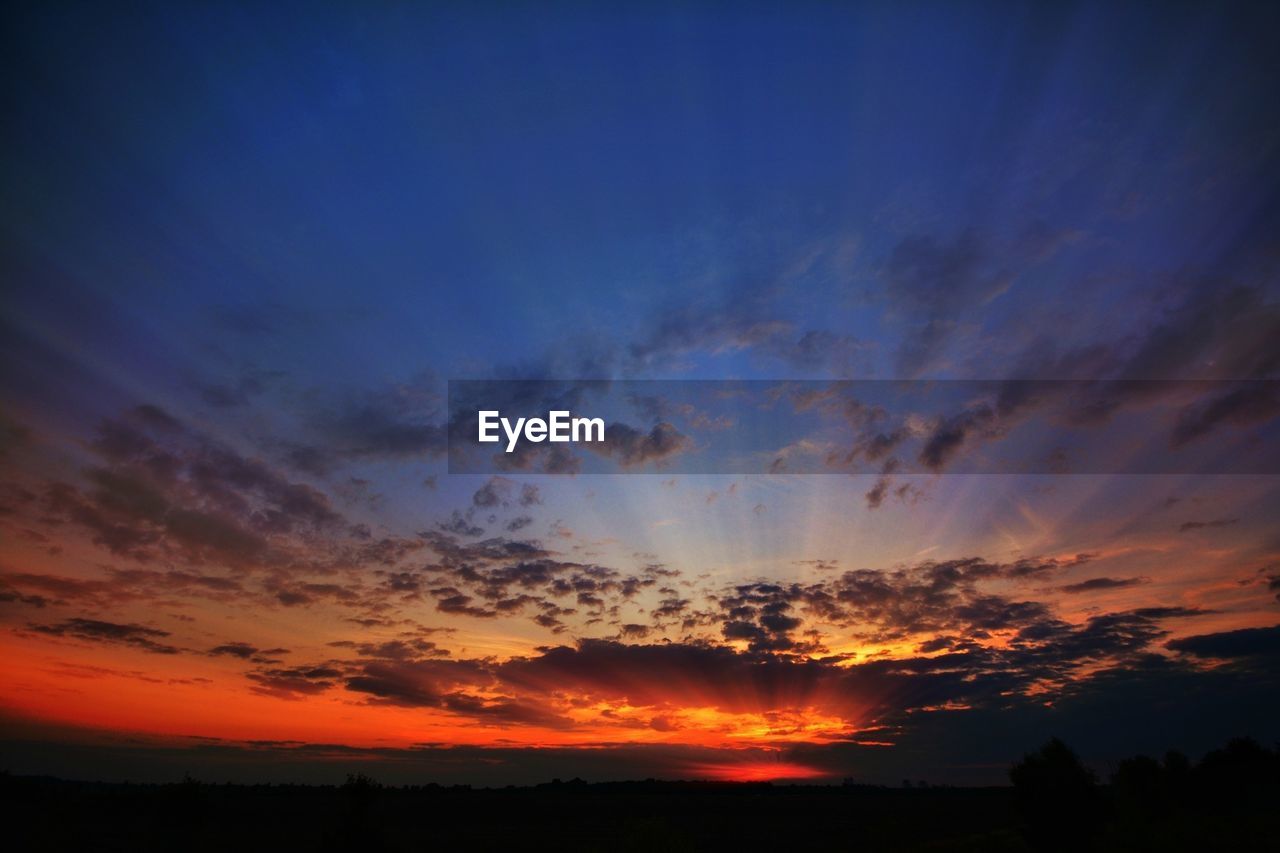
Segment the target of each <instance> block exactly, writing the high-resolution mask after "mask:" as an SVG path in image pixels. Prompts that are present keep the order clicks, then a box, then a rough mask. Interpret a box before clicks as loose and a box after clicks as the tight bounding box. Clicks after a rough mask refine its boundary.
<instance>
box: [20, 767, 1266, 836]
mask: <svg viewBox="0 0 1280 853" xmlns="http://www.w3.org/2000/svg"><path fill="white" fill-rule="evenodd" d="M1019 797H1020V792H1018V791H1016V790H1015V789H1014V788H1011V787H1010V788H967V789H966V788H912V789H893V788H874V787H854V786H850V787H839V786H832V787H823V786H782V785H768V784H732V783H667V782H634V783H618V784H597V785H588V784H585V783H578V782H576V781H575V782H570V783H562V784H550V785H542V786H537V787H533V788H510V789H474V790H473V789H469V788H439V787H434V786H427V787H407V788H383V787H379V786H377V785H376V784H372V783H370V782H369V781H368V780H363V779H356V780H353V781H352V782H349V783H348V784H346V785H342V786H244V785H209V784H201V783H198V782H194V781H188V782H185V783H179V784H172V785H130V784H101V783H77V782H65V781H60V780H53V779H42V778H30V777H26V778H14V777H6V778H5V779H4V782H3V799H4V803H5V805H6V807H7V810H8V811H9V814H10V821H9V823H10V827H11V830H10V834H11V835H12V836H14V837H15V840H16V844H14V846H11V847H9V848H8V849H10V850H23V851H25V850H32V851H38V850H108V851H114V850H119V851H134V850H184V851H185V850H191V851H205V850H209V851H213V850H216V851H245V850H277V851H278V850H370V851H376V850H396V851H401V850H403V851H436V850H439V851H449V850H519V849H529V848H534V849H543V848H554V849H557V850H584V851H585V850H600V851H628V850H662V851H682V850H719V849H737V850H757V849H761V850H763V849H770V850H973V851H999V850H1035V849H1072V850H1078V849H1101V850H1268V849H1280V848H1278V847H1277V840H1276V839H1277V838H1280V817H1278V816H1277V815H1278V813H1277V810H1276V803H1277V789H1276V787H1275V786H1274V785H1259V786H1254V787H1253V788H1252V790H1235V791H1232V792H1231V793H1230V796H1228V797H1222V796H1218V797H1212V798H1211V800H1205V801H1202V802H1199V803H1194V802H1183V801H1181V800H1179V799H1178V798H1176V797H1175V798H1166V799H1165V800H1164V801H1159V802H1157V801H1150V800H1148V801H1143V800H1142V798H1141V797H1139V798H1137V799H1135V798H1133V797H1131V796H1127V795H1124V794H1122V792H1121V791H1120V790H1119V789H1117V788H1116V787H1115V786H1108V787H1103V788H1099V789H1097V799H1096V801H1092V802H1090V803H1089V804H1088V805H1082V804H1081V803H1080V802H1079V801H1075V800H1073V799H1072V797H1071V796H1070V795H1069V794H1068V795H1066V796H1063V797H1061V798H1059V799H1057V800H1054V799H1046V800H1045V801H1044V802H1042V803H1039V804H1038V805H1039V806H1040V811H1039V812H1037V813H1036V814H1033V815H1031V816H1030V817H1027V814H1028V812H1027V811H1026V809H1027V804H1026V803H1025V802H1023V801H1022V800H1020V799H1019ZM1033 811H1034V809H1033Z"/></svg>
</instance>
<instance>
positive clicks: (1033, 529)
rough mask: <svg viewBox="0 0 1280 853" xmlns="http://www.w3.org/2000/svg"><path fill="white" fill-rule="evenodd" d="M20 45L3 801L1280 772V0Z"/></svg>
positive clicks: (278, 30)
mask: <svg viewBox="0 0 1280 853" xmlns="http://www.w3.org/2000/svg"><path fill="white" fill-rule="evenodd" d="M3 15H4V26H3V30H2V32H3V36H2V37H3V40H4V44H3V51H0V56H2V57H3V59H0V62H2V63H3V66H4V73H3V75H2V79H3V82H2V83H0V91H2V92H3V95H2V98H3V110H4V125H5V127H6V130H5V133H4V134H3V138H2V139H0V146H2V149H3V155H2V156H0V178H2V181H3V186H4V187H5V190H4V193H3V196H2V197H0V263H2V264H3V285H2V287H3V291H2V296H0V307H2V310H0V473H2V476H0V758H2V762H0V763H3V764H4V766H5V767H7V768H8V769H9V770H10V771H11V772H19V773H41V774H44V773H47V774H53V775H60V776H64V777H69V778H100V779H124V778H131V779H154V780H158V781H167V780H176V779H180V778H182V775H183V774H184V773H191V774H193V775H195V776H197V777H199V778H206V779H211V780H214V781H221V780H223V779H234V780H239V781H318V782H331V781H335V780H340V779H341V778H342V775H343V774H344V773H346V772H349V771H350V770H351V769H352V768H359V769H361V771H362V772H368V773H369V774H370V775H372V776H374V778H377V779H380V780H384V781H389V782H430V781H436V782H442V783H466V784H480V785H505V784H524V783H534V782H542V781H546V780H547V779H550V778H553V777H561V778H570V777H574V776H581V777H583V778H587V779H589V780H590V781H604V780H611V779H632V778H647V777H658V778H714V779H755V780H759V779H768V780H801V781H809V782H824V781H829V782H838V781H840V780H842V779H846V778H852V779H855V780H858V781H864V782H872V783H885V782H889V783H896V782H898V781H899V780H901V779H902V778H912V779H917V778H919V779H926V780H931V781H936V782H947V783H953V784H991V783H1000V782H1003V781H1004V780H1005V779H1006V775H1005V771H1006V768H1007V767H1008V766H1009V764H1010V763H1011V762H1012V761H1014V760H1016V759H1017V758H1018V757H1020V756H1021V755H1022V754H1023V753H1024V752H1026V751H1028V750H1030V749H1033V748H1035V747H1036V746H1038V745H1039V744H1040V743H1042V742H1043V741H1045V740H1047V739H1048V738H1049V737H1051V736H1059V737H1063V738H1065V739H1066V740H1067V741H1068V742H1069V743H1070V744H1072V745H1073V746H1074V747H1075V748H1076V749H1077V750H1078V751H1079V752H1080V753H1081V755H1082V756H1084V757H1085V758H1086V759H1087V760H1089V761H1091V762H1094V763H1095V765H1097V766H1106V762H1108V761H1114V760H1115V759H1116V758H1119V757H1122V756H1126V755H1130V754H1133V753H1136V752H1143V751H1146V752H1151V753H1156V754H1160V753H1163V752H1164V750H1166V749H1169V748H1178V749H1182V750H1185V751H1187V752H1189V753H1192V754H1197V753H1199V752H1203V751H1204V750H1206V749H1208V748H1211V747H1213V746H1217V745H1219V744H1221V743H1222V742H1224V741H1225V740H1226V739H1227V738H1229V737H1233V736H1237V735H1249V736H1253V737H1256V738H1259V739H1261V740H1263V741H1265V742H1274V741H1275V740H1277V739H1280V725H1278V724H1277V722H1276V721H1277V720H1280V714H1276V713H1275V712H1276V710H1277V709H1278V708H1280V701H1278V700H1280V682H1278V681H1277V674H1278V673H1280V668H1278V667H1277V666H1276V663H1277V655H1278V654H1280V535H1278V534H1277V528H1276V525H1275V518H1276V517H1277V512H1278V510H1280V479H1278V478H1277V474H1280V418H1278V417H1277V416H1278V415H1280V385H1278V384H1277V380H1278V379H1280V277H1278V273H1280V239H1278V238H1280V119H1278V118H1277V113H1276V110H1275V108H1274V104H1275V103H1277V102H1280V54H1277V53H1276V51H1275V50H1274V45H1273V39H1272V38H1271V35H1270V34H1271V33H1273V32H1275V31H1276V29H1277V26H1278V25H1280V21H1277V20H1276V17H1277V11H1276V9H1275V8H1274V7H1273V8H1267V4H1246V3H1235V4H1233V3H1221V4H1212V5H1210V4H1196V3H1187V4H1183V3H1158V4H1157V3H1137V2H1124V3H1100V4H1069V3H1054V4H1036V3H968V4H954V3H931V2H906V3H874V2H871V3H862V4H829V3H805V2H801V3H793V4H749V3H748V4H732V5H729V4H712V3H708V4H698V3H679V4H673V5H669V6H666V5H663V4H657V3H644V4H627V3H621V4H608V6H607V7H606V6H601V5H599V4H573V3H566V4H555V5H554V6H552V7H547V6H545V5H535V4H519V3H515V4H501V5H486V4H397V3H386V4H337V3H324V4H314V3H310V4H286V3H281V4H271V5H270V6H260V7H248V6H246V7H240V8H230V7H228V6H227V5H226V4H212V3H210V4H205V3H185V4H146V3H141V4H129V5H127V6H123V7H122V6H112V7H107V6H103V5H101V4H75V3H67V4H12V5H10V6H7V7H6V9H5V11H4V13H3ZM463 380H467V381H468V382H466V383H464V382H463ZM534 380H536V382H535V381H534ZM695 380H696V381H695ZM530 388H532V389H533V391H530V390H529V389H530ZM460 389H461V390H460ZM464 391H465V392H467V393H463V392H464ZM468 394H471V395H472V396H468ZM476 400H482V401H483V402H485V403H486V405H488V403H489V401H493V403H492V404H493V405H494V406H495V407H502V406H505V407H507V408H508V409H509V410H512V411H514V410H515V409H516V408H518V407H520V406H525V407H530V409H531V411H545V410H548V409H549V408H550V402H551V401H555V400H559V401H568V402H567V403H566V405H568V406H570V407H571V408H572V409H573V410H574V411H575V412H581V413H584V414H587V415H591V414H595V413H597V412H598V413H600V414H601V416H604V417H606V418H607V420H608V422H609V426H608V430H607V433H606V441H605V442H603V444H602V445H601V446H599V447H594V448H593V447H583V448H568V449H566V448H560V449H559V450H554V451H553V450H552V449H551V446H550V445H540V446H532V445H526V446H523V447H521V448H520V449H519V452H517V453H514V454H487V453H484V454H479V455H477V454H475V453H473V452H472V451H474V450H475V447H465V446H464V445H465V444H466V442H467V441H468V440H469V438H468V437H469V436H470V434H471V433H470V425H471V423H472V421H470V420H468V418H473V417H474V412H475V408H476V407H478V405H479V404H478V403H475V401H476ZM451 403H452V404H453V405H451ZM473 403H475V405H472V404H473ZM522 413H523V412H522ZM460 448H461V449H463V450H466V451H467V452H468V453H469V454H470V455H468V456H467V457H466V458H465V459H462V458H460V457H458V455H457V454H458V452H459V449H460Z"/></svg>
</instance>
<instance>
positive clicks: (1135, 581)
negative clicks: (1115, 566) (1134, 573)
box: [1058, 578, 1150, 595]
mask: <svg viewBox="0 0 1280 853" xmlns="http://www.w3.org/2000/svg"><path fill="white" fill-rule="evenodd" d="M1149 581H1150V579H1149V578H1089V579H1088V580H1086V581H1080V582H1079V583H1072V584H1067V585H1066V586H1060V587H1058V589H1059V590H1061V591H1062V592H1065V593H1067V594H1068V595H1076V594H1078V593H1082V592H1098V591H1099V590H1104V589H1124V588H1126V587H1131V586H1139V585H1141V584H1144V583H1148V582H1149Z"/></svg>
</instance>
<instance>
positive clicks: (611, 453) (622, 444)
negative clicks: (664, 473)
mask: <svg viewBox="0 0 1280 853" xmlns="http://www.w3.org/2000/svg"><path fill="white" fill-rule="evenodd" d="M588 447H589V448H590V449H591V450H593V451H595V452H596V453H599V454H600V455H602V456H607V457H609V458H611V459H615V460H616V461H617V462H618V464H619V465H620V466H622V467H623V468H633V467H636V466H640V465H645V464H647V463H650V462H656V463H662V462H665V461H667V460H669V459H671V458H673V457H675V456H678V455H679V454H681V453H684V452H686V451H688V450H689V449H691V448H692V447H693V442H692V440H691V439H689V437H688V436H686V435H684V434H683V433H681V432H680V431H679V430H677V429H676V428H675V427H673V426H672V425H671V424H669V423H667V422H665V421H663V422H661V423H658V424H655V425H654V426H653V428H652V429H650V430H649V431H648V432H645V431H643V430H639V429H636V428H635V427H631V426H628V425H627V424H623V423H612V424H610V425H609V426H607V427H606V428H605V431H604V441H603V442H595V443H593V444H590V445H588Z"/></svg>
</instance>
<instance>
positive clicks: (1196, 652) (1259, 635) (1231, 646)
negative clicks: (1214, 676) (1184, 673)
mask: <svg viewBox="0 0 1280 853" xmlns="http://www.w3.org/2000/svg"><path fill="white" fill-rule="evenodd" d="M1165 645H1166V647H1168V648H1169V649H1171V650H1172V651H1175V652H1181V653H1183V654H1187V655H1192V656H1194V657H1201V658H1247V657H1269V658H1275V657H1277V656H1280V625H1273V626H1271V627H1270V628H1240V629H1238V630H1235V631H1222V632H1220V633H1217V634H1199V635H1197V636H1194V637H1183V638H1182V639H1179V640H1170V641H1169V642H1168V643H1166V644H1165Z"/></svg>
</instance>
